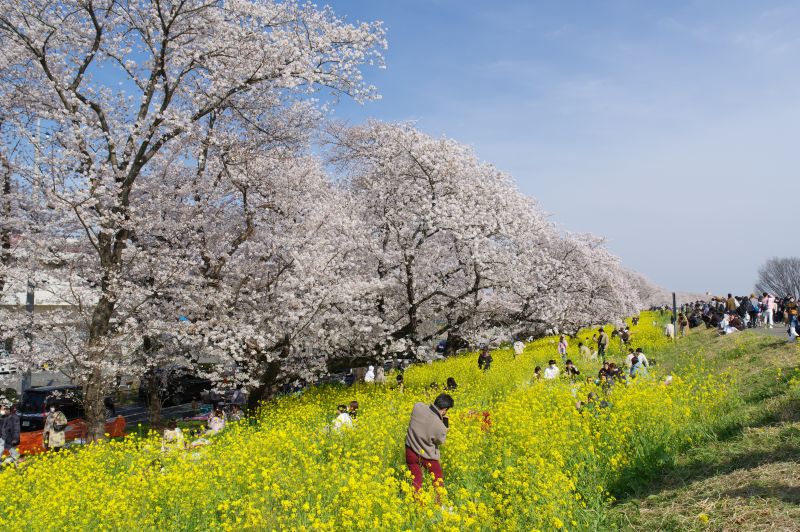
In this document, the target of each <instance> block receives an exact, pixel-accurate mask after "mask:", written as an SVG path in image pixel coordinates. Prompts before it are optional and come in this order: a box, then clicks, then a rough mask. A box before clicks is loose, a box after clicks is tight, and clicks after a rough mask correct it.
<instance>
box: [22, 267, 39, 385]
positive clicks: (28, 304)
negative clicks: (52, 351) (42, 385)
mask: <svg viewBox="0 0 800 532" xmlns="http://www.w3.org/2000/svg"><path fill="white" fill-rule="evenodd" d="M35 304H36V284H35V283H34V282H33V280H31V279H28V291H27V293H26V294H25V310H26V311H27V312H28V320H29V321H28V331H27V332H26V333H25V336H27V338H28V352H29V353H30V352H32V351H33V307H34V305H35ZM28 359H29V360H30V357H28ZM30 387H31V368H30V367H27V368H25V372H24V373H23V374H22V383H21V384H20V388H21V389H22V391H23V392H24V391H25V390H27V389H29V388H30Z"/></svg>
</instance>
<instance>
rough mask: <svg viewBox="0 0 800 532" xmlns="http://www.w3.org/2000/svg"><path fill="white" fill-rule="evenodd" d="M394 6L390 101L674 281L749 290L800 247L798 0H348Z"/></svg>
mask: <svg viewBox="0 0 800 532" xmlns="http://www.w3.org/2000/svg"><path fill="white" fill-rule="evenodd" d="M330 5H331V6H332V7H333V8H334V10H335V12H336V13H337V14H339V15H342V16H346V17H347V20H350V21H354V20H383V21H384V22H385V24H386V27H387V28H388V39H389V50H388V51H387V53H386V63H387V69H386V70H373V71H370V72H369V73H368V79H369V80H370V81H371V82H372V83H374V84H375V85H377V86H378V89H379V91H380V93H381V94H382V96H383V99H382V100H380V101H378V102H371V103H368V104H366V105H364V106H359V105H357V104H354V103H351V102H342V104H341V105H340V106H339V107H337V108H336V110H335V116H337V117H338V118H343V119H347V120H349V121H351V122H354V123H358V122H361V121H363V120H365V119H366V118H368V117H374V118H378V119H381V120H415V121H417V125H418V127H419V128H421V129H422V130H424V131H426V132H428V133H431V134H434V135H447V136H449V137H452V138H455V139H457V140H460V141H462V142H464V143H467V144H470V145H471V146H473V147H474V149H475V151H476V152H477V154H478V155H479V156H480V157H481V158H483V159H485V160H487V161H489V162H492V163H494V164H495V165H496V166H497V167H498V168H500V169H502V170H504V171H507V172H509V173H510V174H512V175H513V176H514V178H515V179H516V180H517V182H518V184H519V186H520V188H521V189H522V190H523V191H524V192H526V193H527V194H529V195H531V196H533V197H535V198H537V199H538V200H539V202H540V203H541V205H542V207H543V208H544V209H545V210H547V211H549V212H551V213H552V214H553V218H554V220H555V221H556V222H557V223H559V225H560V226H561V227H562V228H563V229H564V230H568V231H575V232H584V231H586V232H593V233H596V234H600V235H603V236H605V237H607V239H608V242H609V248H610V249H611V250H612V251H613V252H614V253H616V254H617V255H618V256H620V257H621V258H622V260H623V262H624V263H625V264H626V265H628V266H629V267H632V268H634V269H636V270H638V271H641V272H642V273H644V274H645V275H647V276H648V277H649V278H650V279H652V280H653V281H654V282H656V283H658V284H660V285H661V286H663V287H665V288H668V289H675V290H680V291H698V292H705V291H712V292H714V293H723V292H728V291H733V292H736V293H743V292H746V291H750V290H751V288H752V285H753V282H754V281H755V277H756V272H757V269H758V266H759V265H760V264H761V263H762V262H763V261H764V260H765V259H766V258H768V257H770V256H775V255H777V256H788V255H798V254H800V231H798V229H796V228H795V229H794V230H790V228H789V224H790V221H793V223H794V224H795V227H797V226H798V223H797V222H798V218H799V217H800V178H798V168H800V164H798V162H799V161H798V155H797V154H798V153H800V148H798V146H797V145H798V142H800V29H798V28H800V3H796V2H785V3H776V4H770V3H767V2H710V1H698V2H644V1H642V2H631V1H586V2H571V1H560V2H556V1H551V2H501V1H496V2H469V1H451V0H434V1H421V0H410V1H403V0H397V1H394V2H392V1H387V0H373V1H366V0H363V1H344V0H342V1H339V0H332V1H331V2H330Z"/></svg>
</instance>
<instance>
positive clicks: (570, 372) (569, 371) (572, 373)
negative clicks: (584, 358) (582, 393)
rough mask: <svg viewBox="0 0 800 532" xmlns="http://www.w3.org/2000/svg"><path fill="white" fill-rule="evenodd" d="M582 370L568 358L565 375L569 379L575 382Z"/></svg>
mask: <svg viewBox="0 0 800 532" xmlns="http://www.w3.org/2000/svg"><path fill="white" fill-rule="evenodd" d="M580 374H581V372H580V371H578V368H576V367H575V364H573V363H572V360H570V359H567V364H566V366H565V367H564V375H566V376H567V377H569V380H570V381H572V382H575V377H577V376H578V375H580Z"/></svg>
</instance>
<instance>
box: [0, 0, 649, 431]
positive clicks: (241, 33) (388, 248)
mask: <svg viewBox="0 0 800 532" xmlns="http://www.w3.org/2000/svg"><path fill="white" fill-rule="evenodd" d="M385 46H386V41H385V32H384V29H383V28H382V26H381V24H380V23H362V24H352V23H348V22H347V21H345V20H344V19H342V18H339V17H337V16H336V15H335V14H334V13H333V12H331V10H329V9H327V8H326V9H319V8H317V7H315V6H313V5H310V4H297V3H295V2H293V1H286V2H276V1H273V0H225V1H205V0H163V1H162V0H0V179H2V189H1V190H0V193H1V194H2V196H0V201H1V204H0V211H1V214H0V216H2V217H1V218H0V243H1V244H2V246H1V248H0V250H1V253H2V254H1V255H0V259H1V260H0V291H2V293H3V294H4V298H5V299H4V301H8V300H9V297H8V296H9V295H10V294H18V293H20V292H24V291H25V290H26V286H27V285H28V283H33V284H34V285H35V286H36V289H37V290H39V291H49V293H50V297H51V298H52V299H55V300H57V301H58V305H54V309H53V310H52V311H50V312H36V313H34V314H33V315H32V316H29V315H26V314H25V313H24V312H20V311H19V310H18V309H16V308H14V306H13V305H6V306H5V307H4V309H5V310H3V311H2V312H3V315H2V316H0V324H1V325H0V327H2V330H1V331H0V334H2V336H3V339H4V341H5V342H6V346H7V347H8V348H9V350H10V351H11V353H12V356H14V357H17V364H18V366H19V367H20V368H21V369H25V368H27V369H36V368H39V367H41V366H42V365H44V364H47V365H48V367H57V368H60V369H62V370H63V371H65V372H67V373H68V374H69V375H70V376H72V378H73V379H74V380H75V381H76V382H78V383H80V384H81V385H83V388H84V399H85V402H86V411H87V418H88V421H89V423H90V427H91V430H92V433H93V435H94V436H95V437H102V432H103V418H104V413H105V412H104V408H103V398H104V397H105V396H106V394H108V393H109V392H110V390H111V389H112V388H113V386H114V385H115V382H116V381H117V379H118V377H119V376H120V375H134V376H136V375H138V376H143V375H145V374H146V373H147V372H148V370H149V369H152V368H153V367H157V366H161V365H164V364H170V363H180V364H199V362H200V361H201V360H202V359H204V358H205V359H206V360H208V359H213V360H216V361H217V362H218V363H217V364H216V365H215V366H214V367H216V368H219V369H217V370H208V368H206V371H212V372H213V373H214V375H213V376H214V377H215V378H216V379H218V380H221V379H227V380H234V381H236V383H238V384H239V385H242V386H245V387H247V388H248V389H249V390H250V391H251V397H252V398H253V400H258V399H260V398H263V397H265V396H266V395H268V394H269V393H270V390H271V389H273V387H274V386H275V385H276V384H277V383H281V382H286V381H289V380H294V379H304V380H311V379H313V378H314V377H315V376H319V375H320V374H323V373H325V372H326V371H329V370H330V369H331V368H334V367H337V366H341V367H345V366H348V365H353V364H356V363H361V362H365V361H372V360H380V359H382V358H386V357H391V356H397V355H398V354H402V355H403V356H411V357H422V356H425V354H426V353H427V352H429V351H430V349H431V347H430V346H431V345H432V344H433V343H435V342H436V341H438V340H439V339H441V338H447V337H450V338H451V339H452V340H454V341H453V342H451V343H452V344H454V345H455V339H474V338H477V337H492V336H505V337H507V336H509V335H520V334H524V335H527V334H533V333H536V332H537V331H541V330H543V329H545V328H550V327H559V328H561V329H562V330H567V331H569V330H575V329H576V328H577V327H578V326H581V325H587V324H594V323H602V322H607V321H609V320H615V319H619V317H621V316H624V315H626V314H629V313H631V312H633V311H635V310H637V308H638V307H639V306H640V305H641V304H642V298H643V297H646V295H647V293H648V292H649V291H651V290H652V287H651V286H650V285H649V284H648V283H647V282H646V281H643V280H642V279H641V278H640V277H639V276H637V275H635V274H632V273H630V272H627V271H626V270H624V269H623V268H622V267H621V266H620V265H619V264H618V262H617V260H616V259H615V258H614V257H613V256H611V255H610V254H609V253H608V252H607V251H606V249H605V248H604V247H603V244H602V241H601V240H600V239H598V238H595V237H592V236H586V235H569V234H563V233H562V232H560V231H559V230H558V229H557V228H556V227H554V225H553V224H552V223H551V222H550V221H549V220H548V217H547V215H546V213H544V212H543V211H542V210H541V209H540V208H539V206H538V205H537V204H536V203H535V202H534V201H533V200H532V199H530V198H528V197H526V196H525V195H523V194H522V193H521V192H520V191H519V190H518V189H517V188H516V187H515V185H514V183H513V182H512V181H511V180H510V179H509V177H508V176H506V175H504V174H503V173H501V172H499V171H498V170H497V169H495V168H494V167H493V166H491V165H490V164H487V163H484V162H482V161H480V160H479V159H478V158H477V157H476V156H475V154H474V153H473V152H472V151H471V150H470V149H469V148H468V147H466V146H464V145H462V144H459V143H457V142H454V141H452V140H449V139H445V138H433V137H431V136H428V135H425V134H424V133H422V132H420V131H418V130H416V129H415V128H414V127H413V125H409V124H386V123H381V122H370V123H367V124H366V125H361V126H356V127H350V126H345V125H342V124H336V123H332V122H331V121H330V120H328V119H327V111H328V110H329V109H330V108H331V107H332V106H333V105H335V104H336V102H337V101H339V100H340V99H341V98H353V99H355V100H356V101H359V102H363V101H367V100H370V99H373V98H376V97H377V94H376V90H375V88H374V87H372V86H370V85H369V84H367V83H365V82H364V80H363V77H362V71H363V69H364V68H368V67H370V66H376V67H381V66H382V61H383V59H382V54H381V51H382V50H383V49H384V48H385ZM12 344H13V345H12Z"/></svg>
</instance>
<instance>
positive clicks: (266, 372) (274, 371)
mask: <svg viewBox="0 0 800 532" xmlns="http://www.w3.org/2000/svg"><path fill="white" fill-rule="evenodd" d="M280 368H281V364H280V362H279V361H277V360H273V361H272V362H267V363H266V364H264V369H263V370H262V371H261V372H260V373H261V378H259V379H258V380H259V383H260V384H259V385H258V386H256V387H255V388H253V389H252V390H250V393H249V394H248V396H247V409H248V410H249V411H250V412H255V411H256V410H258V408H259V407H261V404H262V403H263V402H264V401H269V400H270V399H271V398H272V397H273V396H274V393H273V389H274V387H275V384H276V383H277V378H278V373H279V371H280Z"/></svg>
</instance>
